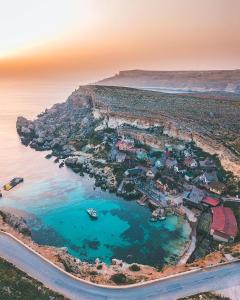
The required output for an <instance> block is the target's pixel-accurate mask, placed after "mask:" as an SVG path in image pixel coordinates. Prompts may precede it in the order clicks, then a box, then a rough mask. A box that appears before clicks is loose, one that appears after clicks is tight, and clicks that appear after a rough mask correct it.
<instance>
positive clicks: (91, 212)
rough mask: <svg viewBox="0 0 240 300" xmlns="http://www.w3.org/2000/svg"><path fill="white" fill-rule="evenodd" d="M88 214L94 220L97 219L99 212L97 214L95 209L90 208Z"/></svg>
mask: <svg viewBox="0 0 240 300" xmlns="http://www.w3.org/2000/svg"><path fill="white" fill-rule="evenodd" d="M87 213H88V214H89V216H90V217H91V218H93V219H97V217H98V216H97V212H96V210H95V209H93V208H88V209H87Z"/></svg>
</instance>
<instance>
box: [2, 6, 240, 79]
mask: <svg viewBox="0 0 240 300" xmlns="http://www.w3.org/2000/svg"><path fill="white" fill-rule="evenodd" d="M0 8H1V9H0V76H1V77H6V76H7V77H9V76H29V75H30V76H36V77H37V76H47V75H59V76H66V75H69V76H70V75H71V74H76V75H77V76H79V78H80V79H81V78H86V79H87V80H88V79H91V78H94V79H95V78H96V79H97V78H101V76H106V75H110V74H111V73H113V72H114V73H115V72H117V71H119V70H123V69H131V68H133V69H136V68H139V69H140V68H142V69H156V70H161V69H164V70H166V69H169V70H171V69H173V70H174V69H221V68H223V69H228V68H230V69H232V68H240V31H239V28H240V17H239V15H240V1H239V0H201V1H199V0H148V1H146V0H41V1H38V0H21V1H20V0H7V1H6V0H0Z"/></svg>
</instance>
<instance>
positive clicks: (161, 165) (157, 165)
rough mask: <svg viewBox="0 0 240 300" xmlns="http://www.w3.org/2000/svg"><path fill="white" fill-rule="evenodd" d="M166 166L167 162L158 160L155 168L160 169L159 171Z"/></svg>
mask: <svg viewBox="0 0 240 300" xmlns="http://www.w3.org/2000/svg"><path fill="white" fill-rule="evenodd" d="M164 166H165V162H164V161H163V160H161V159H157V160H156V161H155V167H156V168H158V169H161V168H164Z"/></svg>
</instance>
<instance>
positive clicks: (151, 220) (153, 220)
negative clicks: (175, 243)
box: [150, 218, 158, 222]
mask: <svg viewBox="0 0 240 300" xmlns="http://www.w3.org/2000/svg"><path fill="white" fill-rule="evenodd" d="M157 220H158V219H156V218H150V222H157Z"/></svg>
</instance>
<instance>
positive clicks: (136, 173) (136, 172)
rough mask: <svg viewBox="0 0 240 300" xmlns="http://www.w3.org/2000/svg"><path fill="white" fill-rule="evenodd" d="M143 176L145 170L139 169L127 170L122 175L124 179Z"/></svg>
mask: <svg viewBox="0 0 240 300" xmlns="http://www.w3.org/2000/svg"><path fill="white" fill-rule="evenodd" d="M144 174H145V170H144V169H143V168H139V167H136V168H132V169H128V170H126V171H125V172H124V175H125V176H126V177H141V176H143V175H144Z"/></svg>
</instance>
